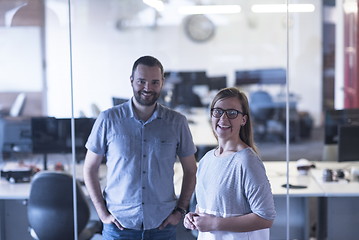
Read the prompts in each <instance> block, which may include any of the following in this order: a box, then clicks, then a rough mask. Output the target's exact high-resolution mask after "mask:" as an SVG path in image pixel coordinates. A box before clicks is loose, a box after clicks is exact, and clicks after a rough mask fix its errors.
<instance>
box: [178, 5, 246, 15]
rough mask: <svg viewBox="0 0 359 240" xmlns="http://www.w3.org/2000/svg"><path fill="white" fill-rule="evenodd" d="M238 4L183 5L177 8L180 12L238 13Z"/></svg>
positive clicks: (239, 8) (239, 7)
mask: <svg viewBox="0 0 359 240" xmlns="http://www.w3.org/2000/svg"><path fill="white" fill-rule="evenodd" d="M240 11H241V6H239V5H200V6H183V7H180V8H179V9H178V12H179V13H180V14H185V15H189V14H231V13H239V12H240Z"/></svg>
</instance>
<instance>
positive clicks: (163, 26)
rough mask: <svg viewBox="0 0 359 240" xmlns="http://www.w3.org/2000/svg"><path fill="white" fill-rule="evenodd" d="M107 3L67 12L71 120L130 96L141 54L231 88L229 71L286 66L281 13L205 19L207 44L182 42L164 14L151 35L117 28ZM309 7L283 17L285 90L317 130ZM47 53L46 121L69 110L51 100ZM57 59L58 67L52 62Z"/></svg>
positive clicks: (317, 36)
mask: <svg viewBox="0 0 359 240" xmlns="http://www.w3.org/2000/svg"><path fill="white" fill-rule="evenodd" d="M111 2H112V1H106V2H101V4H96V1H86V2H85V1H82V2H80V3H74V6H73V12H74V16H73V23H72V24H73V25H72V26H73V28H72V30H73V39H72V40H73V42H72V44H73V45H72V47H73V77H74V85H75V108H76V110H75V114H79V112H80V111H81V112H83V113H85V114H86V115H91V114H92V112H91V108H90V106H91V104H92V103H94V104H96V105H98V106H99V107H100V109H105V108H107V107H110V106H111V104H112V102H111V97H112V96H119V97H129V96H131V95H132V89H131V86H130V82H129V75H130V70H131V66H132V63H133V61H134V60H135V59H137V58H138V57H139V56H141V55H145V54H150V55H154V56H156V57H158V58H159V59H160V60H161V61H162V62H163V64H164V66H165V68H166V69H167V70H196V69H205V70H207V72H208V74H209V75H223V74H225V75H227V77H228V79H229V80H228V82H229V84H230V85H231V84H233V81H234V72H235V70H239V69H251V68H266V67H286V61H287V48H286V46H287V45H286V43H287V35H286V34H287V32H286V31H287V28H286V24H285V20H286V16H285V14H253V13H249V12H248V9H247V8H244V10H243V11H242V13H240V14H237V15H222V16H221V15H215V16H211V18H212V21H213V22H215V23H216V25H217V28H216V33H215V36H214V38H213V39H211V40H209V41H208V42H205V43H196V42H193V41H191V40H190V39H189V38H188V37H187V36H186V34H185V31H184V29H183V20H180V21H177V22H175V23H171V20H172V19H173V18H171V19H170V18H169V17H168V16H166V15H165V16H163V17H162V18H161V19H160V20H159V21H158V25H157V27H156V28H153V27H151V25H150V24H149V25H148V26H129V27H127V28H123V29H118V28H116V21H117V20H118V11H115V10H113V9H112V10H111V11H110V7H111V4H110V3H111ZM313 2H314V3H315V5H316V11H315V12H314V13H301V14H292V15H291V16H290V27H289V49H288V50H289V51H288V52H289V58H290V61H289V63H290V68H289V74H290V91H291V92H293V93H295V94H296V95H297V96H298V98H299V101H298V109H299V110H300V111H308V112H310V113H311V114H312V116H313V117H314V119H315V122H316V124H317V125H318V124H319V123H320V120H321V4H320V1H319V0H316V1H313ZM85 3H86V5H82V4H85ZM106 3H107V4H106ZM172 17H173V16H172ZM166 19H167V21H168V22H169V23H166ZM172 22H173V21H172ZM58 24H59V23H58V22H55V25H56V26H58ZM50 26H51V24H50V25H49V28H51V27H50ZM65 26H66V25H64V27H65ZM49 31H51V30H50V29H49ZM58 36H59V35H58V34H56V35H55V36H52V34H49V35H48V38H52V37H54V38H57V39H58ZM62 36H63V37H65V38H66V35H62ZM49 42H55V41H51V40H50V41H49ZM63 42H66V40H65V39H64V41H63ZM48 47H49V52H48V59H52V61H51V63H49V69H48V74H49V75H48V76H49V78H48V81H49V89H48V103H49V114H50V115H55V116H56V115H64V114H66V113H67V112H68V109H64V108H63V105H62V103H58V101H57V100H56V101H53V100H52V99H58V97H59V96H58V92H57V89H58V87H59V86H58V82H59V78H58V77H56V76H58V74H57V73H56V74H55V73H54V72H52V71H56V72H57V71H60V70H59V67H61V62H62V63H63V62H64V61H63V58H62V57H61V56H62V55H61V53H60V52H59V51H55V50H53V49H54V48H57V49H58V44H55V45H54V46H51V45H49V46H48ZM61 51H62V53H66V51H63V50H61ZM54 55H56V57H55V56H54ZM59 56H60V57H59ZM56 58H58V59H59V61H61V62H56V61H54V59H55V60H56ZM64 58H66V57H65V56H64ZM59 63H60V64H59ZM51 66H56V68H55V67H51ZM63 67H64V68H65V66H63ZM62 72H63V73H64V72H66V70H65V71H62ZM280 90H281V89H279V90H274V93H278V91H280ZM60 104H61V106H59V105H60ZM62 109H63V111H61V110H62Z"/></svg>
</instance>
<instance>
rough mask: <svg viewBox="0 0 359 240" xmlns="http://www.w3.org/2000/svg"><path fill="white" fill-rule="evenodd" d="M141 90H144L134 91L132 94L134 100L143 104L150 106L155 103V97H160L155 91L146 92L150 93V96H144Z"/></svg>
mask: <svg viewBox="0 0 359 240" xmlns="http://www.w3.org/2000/svg"><path fill="white" fill-rule="evenodd" d="M142 92H145V91H143V90H142V91H138V92H135V91H134V96H135V99H136V101H137V102H138V103H139V104H141V105H143V106H152V105H153V104H155V103H156V101H157V99H158V98H159V97H160V94H158V93H156V92H146V93H150V94H151V97H150V98H146V97H145V96H143V95H142Z"/></svg>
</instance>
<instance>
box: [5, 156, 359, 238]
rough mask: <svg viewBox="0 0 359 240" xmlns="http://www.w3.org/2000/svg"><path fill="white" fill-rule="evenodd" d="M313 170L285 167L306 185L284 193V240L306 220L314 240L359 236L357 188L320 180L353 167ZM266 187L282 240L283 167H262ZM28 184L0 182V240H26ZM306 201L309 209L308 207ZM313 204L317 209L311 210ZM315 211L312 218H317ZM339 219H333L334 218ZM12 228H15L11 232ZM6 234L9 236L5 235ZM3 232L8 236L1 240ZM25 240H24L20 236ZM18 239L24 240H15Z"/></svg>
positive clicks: (299, 234) (303, 234) (299, 232)
mask: <svg viewBox="0 0 359 240" xmlns="http://www.w3.org/2000/svg"><path fill="white" fill-rule="evenodd" d="M315 164H316V169H312V170H310V172H309V174H308V175H306V176H302V175H299V174H298V172H297V170H296V162H290V164H289V176H290V177H289V179H290V183H291V184H300V185H306V186H307V188H304V189H289V204H290V219H289V223H290V237H291V239H293V238H297V239H307V238H308V236H309V231H310V227H311V225H310V220H311V219H312V217H313V216H314V217H318V226H317V229H318V238H317V239H324V237H323V236H327V239H346V240H347V239H356V236H358V235H359V228H357V226H358V225H359V223H358V221H359V204H358V203H359V182H349V183H326V182H323V181H322V180H321V174H322V170H323V169H325V168H332V169H339V168H341V169H345V168H349V167H350V166H359V162H350V163H349V162H346V163H337V162H316V163H315ZM264 165H265V167H266V170H267V175H268V178H269V181H270V183H271V186H272V192H273V195H274V201H275V205H276V210H277V218H276V219H275V222H274V224H273V227H272V229H271V239H285V236H286V221H287V219H286V193H287V190H286V188H283V187H282V186H281V185H282V184H284V183H286V162H264ZM174 171H175V176H174V184H175V193H176V195H178V194H179V193H180V190H181V185H182V176H183V172H182V167H181V165H180V163H179V162H176V163H175V166H174ZM76 172H77V177H78V178H79V179H82V165H77V166H76ZM105 173H106V166H104V165H102V166H101V169H100V178H102V179H103V180H104V181H105V178H104V176H105ZM30 187H31V186H30V184H29V183H16V184H12V183H9V182H8V181H6V180H4V179H0V212H1V215H0V230H1V234H0V240H5V239H6V240H13V239H14V240H17V239H22V240H26V239H31V238H30V237H29V236H28V234H27V226H28V223H27V217H26V216H27V212H26V205H24V202H26V199H27V198H28V196H29V193H30ZM312 200H318V201H314V202H315V205H313V204H311V202H312ZM317 202H318V204H316V203H317ZM317 210H318V212H317ZM337 214H339V215H337ZM14 226H16V228H15V229H14ZM9 229H12V231H9ZM5 232H6V234H8V232H10V233H9V234H8V235H6V238H5ZM26 234H27V235H26ZM19 236H25V237H21V238H19Z"/></svg>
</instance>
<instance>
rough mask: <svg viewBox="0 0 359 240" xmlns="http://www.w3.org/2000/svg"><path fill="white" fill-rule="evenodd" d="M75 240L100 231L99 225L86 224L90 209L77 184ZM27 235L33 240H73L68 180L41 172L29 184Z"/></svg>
mask: <svg viewBox="0 0 359 240" xmlns="http://www.w3.org/2000/svg"><path fill="white" fill-rule="evenodd" d="M76 188H77V215H78V216H77V222H78V232H79V238H78V239H90V238H91V237H92V236H93V235H94V234H95V233H99V232H100V231H101V229H102V224H101V222H100V221H90V222H89V217H90V208H89V205H88V203H87V201H86V197H85V196H84V193H83V192H82V189H81V187H80V185H79V184H78V183H77V186H76ZM27 214H28V220H29V224H30V233H31V235H32V237H33V238H34V239H40V240H57V239H59V240H60V239H61V240H63V239H66V240H71V239H74V221H73V218H74V217H73V216H74V214H73V192H72V176H71V175H69V174H66V173H63V172H51V171H42V172H39V173H37V174H36V175H35V176H34V178H33V180H32V183H31V191H30V197H29V200H28V206H27Z"/></svg>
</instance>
